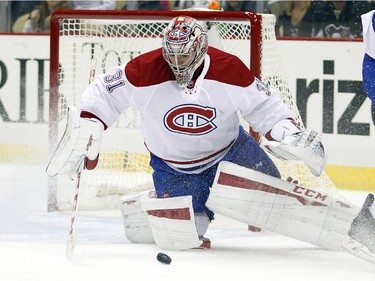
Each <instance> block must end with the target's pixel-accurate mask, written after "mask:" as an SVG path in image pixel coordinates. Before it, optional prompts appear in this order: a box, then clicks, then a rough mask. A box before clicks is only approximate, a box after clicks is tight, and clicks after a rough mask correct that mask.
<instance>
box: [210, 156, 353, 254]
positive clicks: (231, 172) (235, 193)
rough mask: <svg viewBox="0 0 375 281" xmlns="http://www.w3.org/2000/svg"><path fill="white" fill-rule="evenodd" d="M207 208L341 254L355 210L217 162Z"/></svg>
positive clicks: (318, 194) (324, 196)
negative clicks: (339, 251) (338, 251)
mask: <svg viewBox="0 0 375 281" xmlns="http://www.w3.org/2000/svg"><path fill="white" fill-rule="evenodd" d="M206 206H207V207H208V208H210V209H211V210H212V211H214V212H215V213H218V214H221V215H224V216H227V217H229V218H232V219H235V220H237V221H240V222H243V223H245V224H248V225H256V226H258V227H261V228H262V229H266V230H269V231H273V232H276V233H279V234H283V235H286V236H288V237H292V238H295V239H298V240H300V241H304V242H308V243H311V244H314V245H317V246H319V247H322V248H327V249H335V250H340V249H342V247H343V245H342V243H343V240H344V239H345V238H346V237H347V233H348V230H349V227H350V225H351V223H352V220H353V219H354V218H355V217H356V215H357V214H358V212H359V208H358V207H356V206H353V205H351V204H349V203H346V202H343V201H341V200H338V199H337V198H333V197H331V196H330V195H329V194H326V193H325V192H323V191H319V190H316V189H310V188H308V187H303V186H299V185H297V184H294V183H292V182H287V181H284V180H281V179H278V178H275V177H271V176H268V175H265V174H263V173H260V172H257V171H254V170H251V169H247V168H244V167H241V166H238V165H236V164H233V163H228V162H221V163H220V165H219V167H218V171H217V174H216V178H215V182H214V185H213V186H212V189H211V193H210V195H209V198H208V201H207V203H206Z"/></svg>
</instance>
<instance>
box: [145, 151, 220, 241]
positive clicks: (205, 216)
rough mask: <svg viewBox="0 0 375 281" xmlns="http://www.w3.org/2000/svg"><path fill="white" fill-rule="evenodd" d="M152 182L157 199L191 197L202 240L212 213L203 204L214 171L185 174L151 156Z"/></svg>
mask: <svg viewBox="0 0 375 281" xmlns="http://www.w3.org/2000/svg"><path fill="white" fill-rule="evenodd" d="M151 166H152V167H153V170H154V173H153V181H154V186H155V191H156V197H158V198H171V197H179V196H191V197H192V208H193V211H194V217H195V223H196V226H197V231H198V235H199V237H200V238H201V239H203V235H204V234H205V232H206V230H207V228H208V224H209V222H210V221H211V220H212V219H213V217H214V213H213V212H212V211H210V210H209V209H208V208H207V207H206V205H205V203H206V201H207V198H208V195H209V192H210V190H209V188H210V187H211V184H212V183H213V179H214V178H215V173H216V169H213V168H209V169H207V170H205V171H203V172H201V173H199V174H185V173H181V172H178V171H176V170H174V169H172V168H171V167H169V166H168V165H167V164H166V163H165V162H164V161H162V160H161V159H160V158H158V157H156V156H154V155H152V156H151Z"/></svg>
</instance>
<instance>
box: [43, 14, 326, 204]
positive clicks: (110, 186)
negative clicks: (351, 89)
mask: <svg viewBox="0 0 375 281" xmlns="http://www.w3.org/2000/svg"><path fill="white" fill-rule="evenodd" d="M170 18H172V16H171V17H170ZM168 21H169V19H166V20H156V19H154V18H151V19H150V18H148V19H147V17H145V19H137V20H134V19H128V20H127V19H122V20H110V19H100V20H98V19H95V20H94V19H91V20H90V19H70V18H66V19H62V20H60V32H59V55H58V56H59V58H58V62H59V75H58V76H59V81H58V85H59V86H58V113H57V114H58V126H57V139H60V137H61V135H62V133H63V130H64V126H65V122H66V121H65V120H66V113H67V106H68V105H70V104H74V105H76V106H77V108H79V107H80V105H79V103H80V97H81V94H82V93H83V91H84V89H85V88H86V86H87V84H88V81H89V75H90V70H91V66H90V64H91V62H92V58H95V59H96V60H97V65H96V74H99V73H104V72H107V71H108V70H109V69H110V68H112V67H113V66H115V65H121V64H124V63H126V62H127V61H129V60H130V59H132V58H134V57H136V56H138V55H139V54H142V53H145V52H147V51H149V50H152V49H155V48H159V47H161V38H162V33H163V30H164V29H165V27H166V26H167V23H168ZM203 24H204V26H205V27H206V28H207V29H208V31H209V44H210V45H213V46H215V47H217V48H220V49H222V50H224V51H227V52H229V53H232V54H235V55H237V56H238V57H240V58H241V59H242V61H243V62H244V63H245V64H246V65H247V66H248V67H250V63H251V61H250V60H251V44H250V40H256V41H257V42H258V43H261V46H262V52H261V60H260V62H261V69H260V73H261V78H262V80H263V81H265V82H266V83H268V84H270V85H272V86H273V87H276V88H277V89H279V92H280V94H282V95H283V97H284V100H285V102H286V103H287V104H288V105H289V107H290V108H291V109H292V110H293V112H294V113H295V115H296V120H297V121H298V122H299V124H300V126H301V127H303V124H302V120H301V119H300V117H299V113H298V110H297V109H296V108H295V106H294V98H293V95H292V94H291V93H290V91H289V87H288V85H287V83H286V81H285V79H284V78H283V77H284V76H283V75H282V74H283V70H282V68H281V65H280V59H279V57H278V51H277V42H276V39H275V33H274V25H275V18H274V16H273V15H263V16H262V33H261V38H251V36H250V31H251V25H250V24H249V21H248V20H245V19H244V18H242V19H240V18H239V19H237V20H236V19H234V20H233V19H231V20H227V19H215V21H208V20H205V21H204V22H203ZM253 70H254V69H253ZM138 128H139V115H138V113H137V112H136V111H135V110H133V109H132V108H130V109H129V110H127V111H126V112H125V113H124V114H122V116H121V117H120V119H119V120H118V121H117V122H116V124H115V125H114V126H112V127H111V128H109V129H107V130H106V132H105V134H104V139H103V144H102V149H101V153H100V161H99V166H98V167H97V168H96V169H95V170H94V171H85V172H84V174H83V177H82V180H81V189H80V209H107V208H117V207H118V204H119V197H120V196H122V195H123V194H126V193H129V192H134V191H138V190H145V189H152V188H153V185H152V177H151V172H152V170H151V168H150V166H149V164H148V162H149V155H148V152H147V151H146V149H145V147H144V144H143V138H142V135H141V133H140V131H139V130H138ZM275 161H277V160H275ZM277 165H278V166H279V167H280V169H281V171H282V174H283V176H284V177H286V176H292V177H293V178H298V179H299V180H300V183H304V184H306V185H309V186H310V187H317V186H320V187H322V186H324V187H326V188H327V189H331V188H332V187H333V185H332V183H331V182H330V180H329V178H328V177H326V176H323V177H322V178H321V179H317V178H315V177H313V176H312V175H311V174H310V172H309V171H308V169H307V168H306V167H305V166H304V165H303V164H301V163H297V162H295V163H292V162H284V163H282V162H280V161H277ZM51 186H52V184H51ZM53 186H54V189H55V190H54V192H50V194H51V195H50V196H53V197H55V198H52V199H51V198H50V199H49V200H52V201H53V202H54V203H53V204H56V208H57V209H60V210H65V209H71V204H72V198H73V191H74V188H73V187H74V182H72V181H71V180H70V179H69V177H68V176H58V178H57V180H56V181H55V182H54V184H53Z"/></svg>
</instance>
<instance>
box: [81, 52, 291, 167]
mask: <svg viewBox="0 0 375 281" xmlns="http://www.w3.org/2000/svg"><path fill="white" fill-rule="evenodd" d="M129 106H132V107H134V108H136V109H137V110H139V111H140V113H141V130H142V133H143V136H144V141H145V145H146V146H147V148H148V150H149V151H150V152H151V153H153V154H154V155H156V156H158V157H160V158H162V159H163V160H164V161H166V163H168V164H169V165H170V166H172V167H174V168H176V169H178V168H191V167H195V166H201V165H206V164H207V165H209V166H211V165H213V163H215V162H217V161H218V160H219V159H220V158H221V157H222V156H223V155H224V154H225V153H226V152H227V151H228V150H229V149H230V147H231V145H232V144H233V143H234V141H235V140H236V138H237V136H238V133H239V125H240V121H239V117H238V112H239V113H240V114H241V115H242V117H243V118H244V119H245V120H246V121H247V122H248V123H249V125H250V126H251V127H252V128H253V129H254V130H255V131H257V132H260V133H262V134H265V133H267V132H268V131H270V130H271V129H272V127H273V126H274V124H275V123H276V122H278V121H280V120H283V119H286V118H290V117H291V113H290V112H289V109H288V108H287V106H286V105H285V104H284V103H283V101H282V99H281V98H280V97H279V96H278V95H277V94H275V93H274V91H273V90H270V89H269V88H268V87H267V86H265V85H264V84H263V83H262V82H261V81H259V80H258V79H256V78H255V77H254V76H253V74H252V72H251V71H250V70H249V69H248V68H247V67H246V66H245V65H244V64H243V63H242V61H241V60H240V59H239V58H237V57H236V56H233V55H230V54H228V53H225V52H223V51H220V50H218V49H215V48H213V47H210V48H209V50H208V53H207V54H206V57H205V59H204V67H203V70H202V72H201V74H200V75H199V77H198V78H197V79H196V80H194V81H193V82H192V84H191V85H189V89H182V88H180V87H179V86H178V84H177V82H176V79H175V77H174V74H173V72H172V70H171V69H170V67H169V65H168V64H167V63H166V62H165V60H164V58H163V56H162V49H161V48H160V49H156V50H154V51H151V52H148V53H145V54H143V55H140V56H138V57H136V58H134V59H133V60H131V61H130V62H129V63H127V64H126V65H123V66H119V67H117V68H115V69H114V70H113V71H112V72H110V73H107V74H103V75H100V76H98V78H96V79H95V80H94V81H93V82H92V83H91V84H90V85H89V86H88V88H87V89H86V91H85V92H84V94H83V97H82V101H81V110H82V111H86V112H89V113H91V114H94V115H95V116H97V117H98V118H100V119H101V120H102V121H103V122H104V123H105V124H106V125H108V126H111V125H112V124H113V123H114V122H115V121H116V119H117V118H118V117H119V116H120V114H121V113H122V112H123V111H124V110H126V109H127V108H128V107H129Z"/></svg>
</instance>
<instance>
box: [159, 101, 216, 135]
mask: <svg viewBox="0 0 375 281" xmlns="http://www.w3.org/2000/svg"><path fill="white" fill-rule="evenodd" d="M215 118H216V110H215V109H214V108H212V107H206V106H200V105H195V104H183V105H179V106H176V107H174V108H172V109H171V110H169V111H168V112H167V114H166V115H165V116H164V125H165V127H166V128H167V129H168V130H169V131H171V132H174V133H180V134H185V135H203V134H207V133H209V132H211V131H212V130H215V129H216V125H215V124H214V123H213V120H214V119H215Z"/></svg>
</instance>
